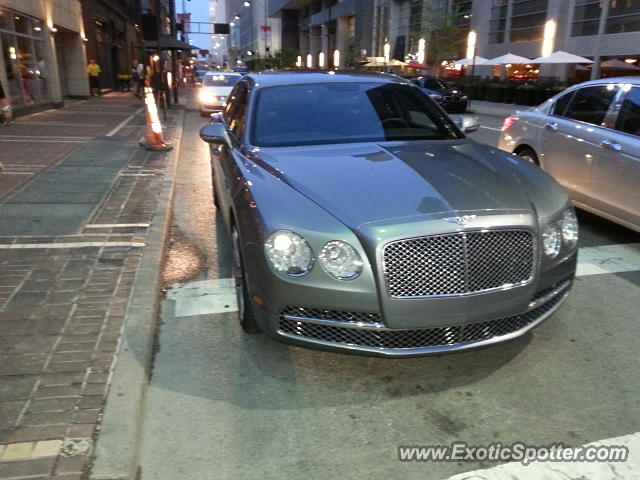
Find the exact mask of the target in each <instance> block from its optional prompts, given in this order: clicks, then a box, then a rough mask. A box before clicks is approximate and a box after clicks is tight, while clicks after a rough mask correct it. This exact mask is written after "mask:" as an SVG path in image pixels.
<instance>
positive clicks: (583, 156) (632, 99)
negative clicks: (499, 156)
mask: <svg viewBox="0 0 640 480" xmlns="http://www.w3.org/2000/svg"><path fill="white" fill-rule="evenodd" d="M499 147H500V148H502V149H504V150H507V151H508V152H514V153H516V154H518V155H520V156H522V157H523V158H525V159H527V160H529V161H531V162H534V163H536V164H538V165H540V167H541V168H542V169H543V170H545V171H547V172H549V173H550V174H551V175H553V177H554V178H555V179H556V180H558V182H560V183H561V184H562V186H563V187H564V188H565V189H566V190H567V191H568V192H569V195H570V196H571V198H572V199H573V201H574V203H575V204H576V205H577V206H578V207H580V208H583V209H585V210H589V211H590V212H592V213H595V214H597V215H600V216H602V217H605V218H607V219H609V220H612V221H614V222H616V223H619V224H621V225H624V226H625V227H627V228H631V229H633V230H636V231H637V232H640V77H621V78H606V79H601V80H594V81H591V82H585V83H581V84H580V85H576V86H574V87H572V88H570V89H568V90H566V91H564V92H562V93H560V94H558V95H556V96H555V97H553V98H551V99H549V100H548V101H546V102H545V103H543V104H542V105H541V106H540V107H538V108H535V109H532V110H528V111H525V112H518V113H517V114H515V115H512V116H510V117H507V118H506V119H505V121H504V125H503V128H502V135H501V137H500V140H499Z"/></svg>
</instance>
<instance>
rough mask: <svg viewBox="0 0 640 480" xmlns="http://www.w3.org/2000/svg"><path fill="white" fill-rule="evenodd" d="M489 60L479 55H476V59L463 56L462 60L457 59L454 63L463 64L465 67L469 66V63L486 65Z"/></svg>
mask: <svg viewBox="0 0 640 480" xmlns="http://www.w3.org/2000/svg"><path fill="white" fill-rule="evenodd" d="M488 61H489V60H487V59H486V58H484V57H481V56H479V55H476V56H475V61H474V60H472V59H471V58H463V59H462V60H457V61H455V62H453V64H454V65H462V66H463V67H464V66H469V65H474V64H475V65H486V64H487V62H488Z"/></svg>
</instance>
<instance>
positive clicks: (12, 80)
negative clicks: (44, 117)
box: [0, 9, 49, 107]
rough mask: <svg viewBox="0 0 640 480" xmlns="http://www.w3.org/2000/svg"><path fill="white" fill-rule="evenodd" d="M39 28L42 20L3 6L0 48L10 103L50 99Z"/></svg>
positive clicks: (15, 105) (16, 105)
mask: <svg viewBox="0 0 640 480" xmlns="http://www.w3.org/2000/svg"><path fill="white" fill-rule="evenodd" d="M42 32H43V23H42V21H41V20H37V19H33V18H30V17H26V16H24V15H22V14H18V13H15V12H11V11H9V10H4V9H3V11H2V13H0V51H1V52H2V56H3V58H4V64H5V68H6V71H5V73H6V77H7V83H8V90H9V91H8V96H9V98H10V101H11V105H12V106H13V107H19V106H21V105H30V104H33V103H39V102H45V101H47V100H48V99H49V91H48V87H47V76H48V70H47V66H46V65H45V55H44V52H45V43H44V35H43V33H42Z"/></svg>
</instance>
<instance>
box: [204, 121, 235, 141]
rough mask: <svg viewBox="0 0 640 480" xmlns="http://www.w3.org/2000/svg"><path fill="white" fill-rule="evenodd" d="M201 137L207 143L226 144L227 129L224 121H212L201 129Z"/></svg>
mask: <svg viewBox="0 0 640 480" xmlns="http://www.w3.org/2000/svg"><path fill="white" fill-rule="evenodd" d="M200 138H201V139H202V140H204V141H205V142H207V143H217V144H226V143H228V142H227V130H226V128H225V126H224V125H223V124H222V123H210V124H208V125H205V126H204V127H202V128H201V129H200Z"/></svg>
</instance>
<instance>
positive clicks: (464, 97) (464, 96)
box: [460, 95, 469, 100]
mask: <svg viewBox="0 0 640 480" xmlns="http://www.w3.org/2000/svg"><path fill="white" fill-rule="evenodd" d="M467 98H469V97H467V96H466V95H463V96H461V97H460V100H467Z"/></svg>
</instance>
